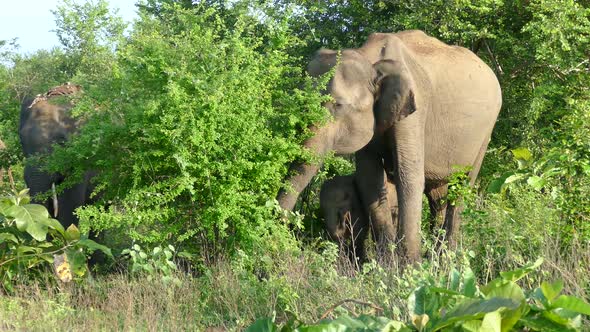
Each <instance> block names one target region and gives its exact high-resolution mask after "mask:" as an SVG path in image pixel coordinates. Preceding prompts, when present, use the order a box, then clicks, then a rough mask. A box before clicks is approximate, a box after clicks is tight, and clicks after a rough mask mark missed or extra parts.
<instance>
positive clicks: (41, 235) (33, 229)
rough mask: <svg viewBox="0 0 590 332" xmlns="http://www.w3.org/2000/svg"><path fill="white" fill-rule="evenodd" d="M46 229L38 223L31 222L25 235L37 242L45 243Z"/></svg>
mask: <svg viewBox="0 0 590 332" xmlns="http://www.w3.org/2000/svg"><path fill="white" fill-rule="evenodd" d="M47 231H48V227H47V225H45V224H42V223H40V222H36V221H31V222H29V224H28V225H27V233H29V234H31V236H32V237H33V238H34V239H35V240H37V241H45V240H46V239H47Z"/></svg>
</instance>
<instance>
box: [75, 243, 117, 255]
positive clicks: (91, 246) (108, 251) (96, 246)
mask: <svg viewBox="0 0 590 332" xmlns="http://www.w3.org/2000/svg"><path fill="white" fill-rule="evenodd" d="M78 244H79V245H81V246H84V247H86V248H88V249H90V250H91V251H94V250H100V251H102V252H103V253H104V254H105V255H107V256H109V257H113V253H112V252H111V249H110V248H109V247H107V246H104V245H102V244H99V243H96V242H95V241H93V240H90V239H81V240H80V241H78Z"/></svg>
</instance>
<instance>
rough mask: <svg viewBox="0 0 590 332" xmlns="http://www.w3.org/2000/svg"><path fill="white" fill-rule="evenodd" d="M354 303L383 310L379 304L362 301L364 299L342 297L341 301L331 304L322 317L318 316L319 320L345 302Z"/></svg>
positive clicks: (379, 310)
mask: <svg viewBox="0 0 590 332" xmlns="http://www.w3.org/2000/svg"><path fill="white" fill-rule="evenodd" d="M348 302H351V303H355V304H360V305H364V306H367V307H371V308H372V309H375V310H376V311H377V312H379V313H380V312H383V308H381V307H380V306H377V305H375V304H373V303H371V302H364V301H359V300H355V299H344V300H342V301H339V302H338V303H336V304H334V305H333V306H331V307H330V308H329V309H328V310H327V311H326V312H325V313H324V314H323V315H322V317H320V320H322V319H325V318H326V317H328V315H329V314H331V313H332V311H334V309H336V308H338V307H339V306H341V305H343V304H345V303H348Z"/></svg>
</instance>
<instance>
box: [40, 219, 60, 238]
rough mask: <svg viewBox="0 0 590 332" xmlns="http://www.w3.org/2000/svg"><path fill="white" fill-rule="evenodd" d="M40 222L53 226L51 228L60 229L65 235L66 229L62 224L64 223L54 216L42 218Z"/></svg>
mask: <svg viewBox="0 0 590 332" xmlns="http://www.w3.org/2000/svg"><path fill="white" fill-rule="evenodd" d="M39 222H40V223H43V224H44V225H46V226H47V227H49V228H51V229H55V230H56V231H58V232H59V233H60V234H62V235H64V234H65V229H64V227H63V226H62V224H61V223H60V222H59V221H57V220H56V219H53V218H45V219H41V220H39Z"/></svg>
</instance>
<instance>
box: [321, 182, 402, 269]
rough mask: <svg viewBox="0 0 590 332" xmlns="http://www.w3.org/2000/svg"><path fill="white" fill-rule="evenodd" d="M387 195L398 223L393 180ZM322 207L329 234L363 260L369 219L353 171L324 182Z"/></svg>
mask: <svg viewBox="0 0 590 332" xmlns="http://www.w3.org/2000/svg"><path fill="white" fill-rule="evenodd" d="M387 199H388V201H389V205H390V209H391V216H392V220H393V221H394V223H396V224H397V210H398V205H397V193H396V189H395V185H394V184H393V183H391V182H388V185H387ZM320 209H321V210H322V213H323V215H324V222H325V225H326V230H327V232H328V235H329V236H330V238H331V239H332V240H333V241H335V242H337V243H338V245H339V246H340V249H341V250H344V251H345V252H347V253H348V256H349V258H350V259H351V261H352V262H353V264H354V265H355V266H356V264H357V263H358V264H359V265H360V264H362V263H364V262H365V260H366V249H365V244H364V243H365V239H366V238H367V235H368V232H369V229H370V222H369V216H368V214H367V213H366V211H365V210H364V208H363V205H362V202H361V198H360V196H359V193H358V192H357V189H356V185H355V179H354V175H346V176H336V177H334V178H332V179H330V180H327V181H326V182H324V184H323V185H322V188H321V191H320ZM395 228H397V225H395Z"/></svg>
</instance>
